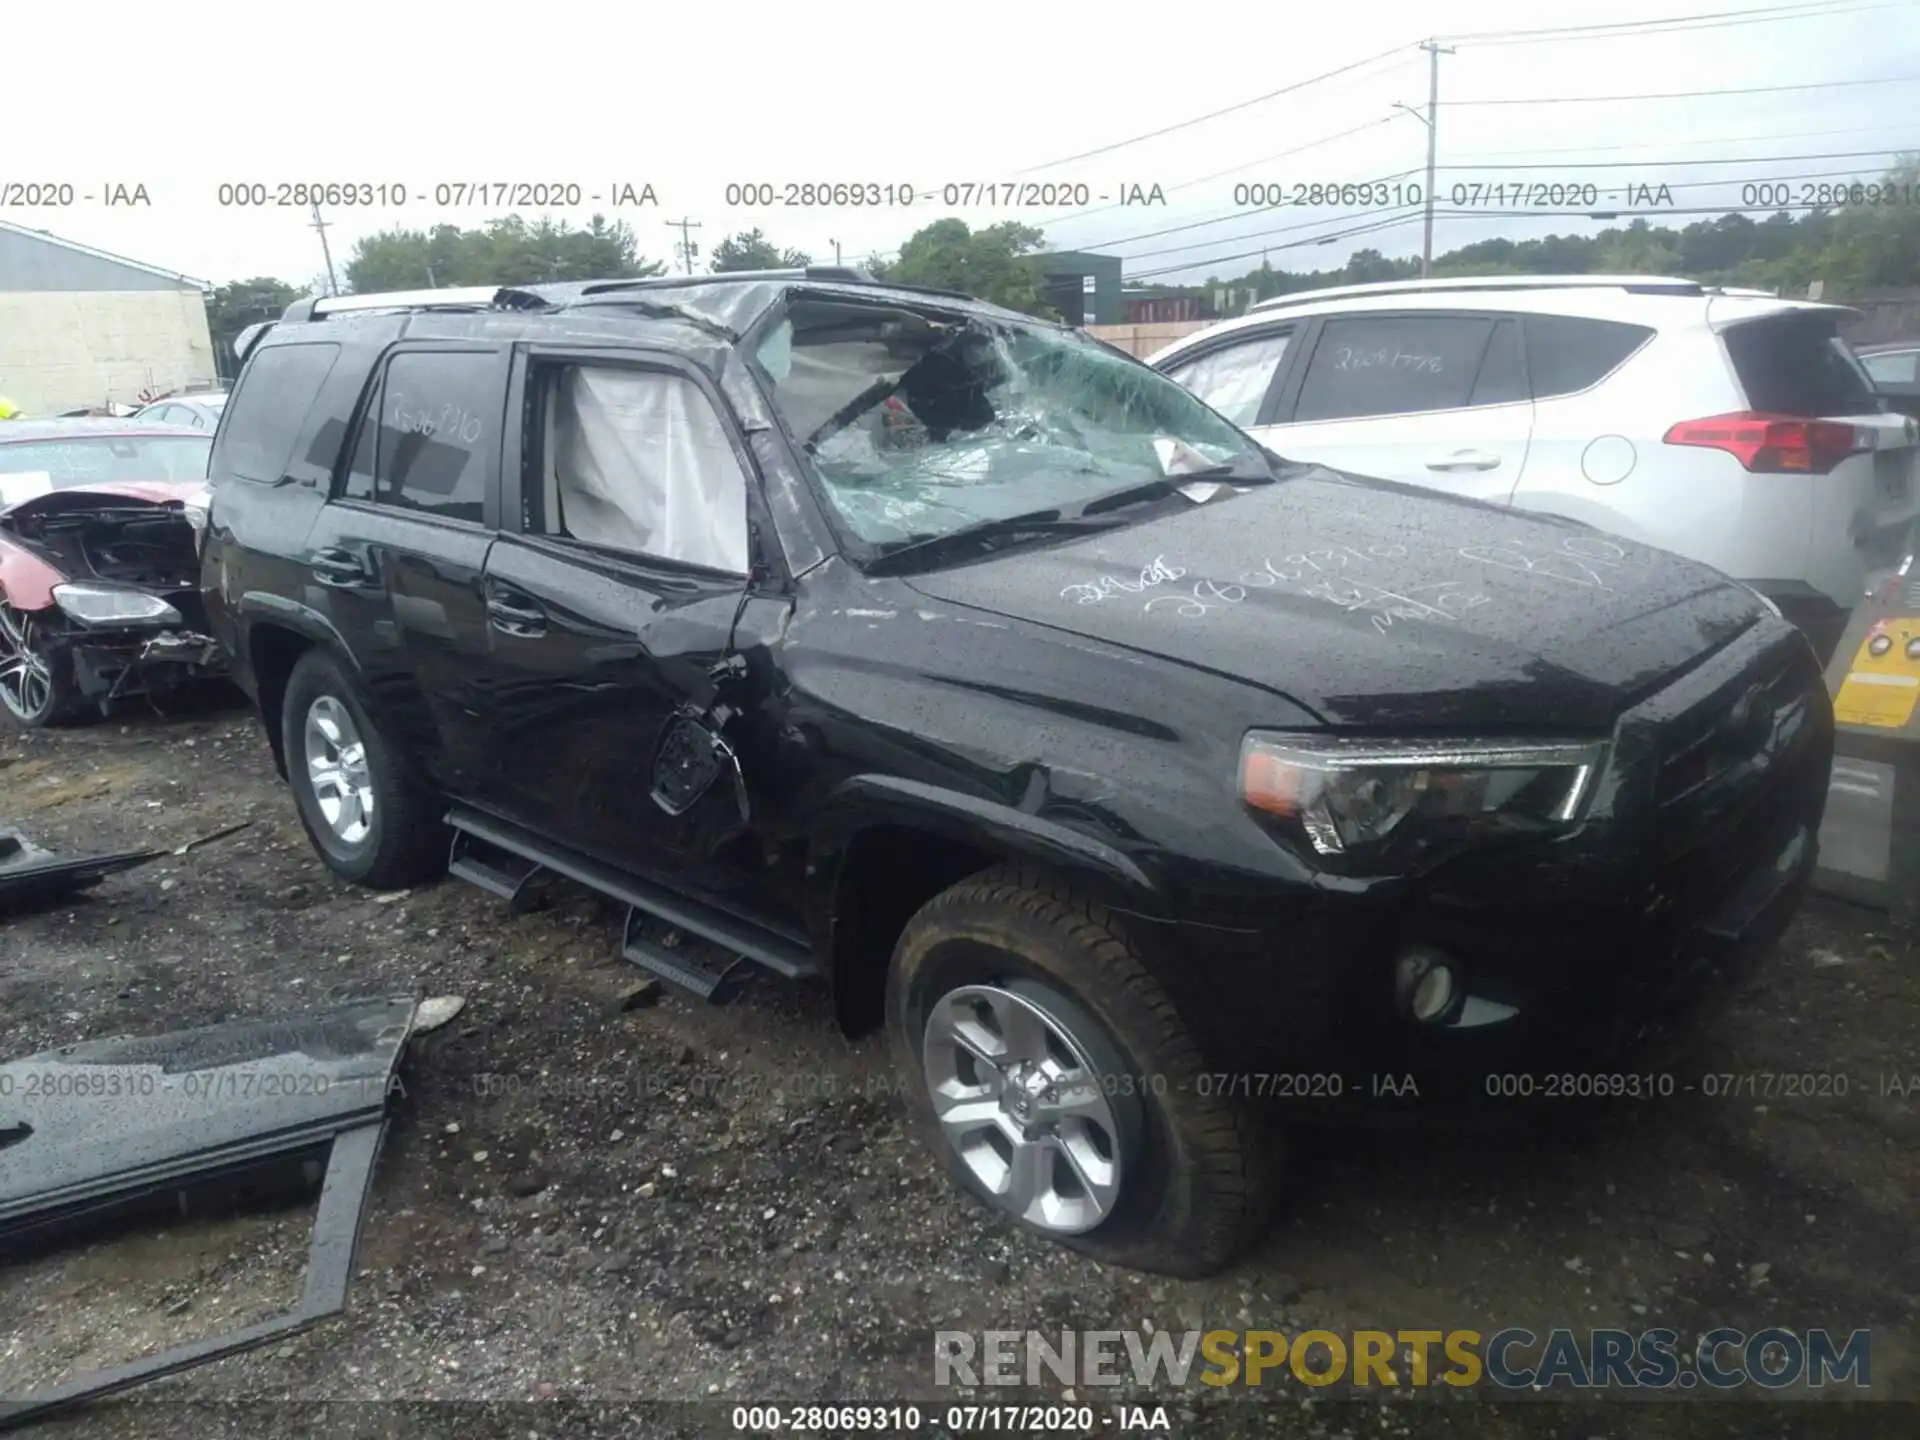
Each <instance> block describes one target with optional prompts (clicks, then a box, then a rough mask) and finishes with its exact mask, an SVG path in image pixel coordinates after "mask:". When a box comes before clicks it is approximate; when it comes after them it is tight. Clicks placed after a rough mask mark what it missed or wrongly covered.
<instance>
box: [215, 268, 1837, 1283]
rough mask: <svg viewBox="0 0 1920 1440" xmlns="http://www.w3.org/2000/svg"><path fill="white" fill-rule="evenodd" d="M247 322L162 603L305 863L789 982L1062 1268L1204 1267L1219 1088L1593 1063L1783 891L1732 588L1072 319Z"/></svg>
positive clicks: (967, 310)
mask: <svg viewBox="0 0 1920 1440" xmlns="http://www.w3.org/2000/svg"><path fill="white" fill-rule="evenodd" d="M249 339H251V340H252V341H253V343H252V344H251V346H250V348H249V349H248V352H247V356H246V360H245V366H244V369H243V370H242V372H241V375H240V378H239V381H238V385H237V388H236V391H235V394H234V397H233V399H232V401H231V402H230V403H229V404H228V406H227V410H226V415H225V418H224V419H223V420H222V422H221V425H220V428H219V432H218V435H217V437H216V441H215V449H214V456H213V462H212V477H213V485H214V500H213V504H212V510H211V519H210V526H209V535H208V542H207V547H206V568H205V575H204V583H205V586H206V589H207V592H208V604H209V611H210V614H211V617H212V624H213V626H214V627H215V630H216V632H217V634H218V635H219V637H220V638H221V641H222V643H223V644H224V645H225V646H227V647H228V648H229V649H230V651H231V654H232V658H233V662H234V665H235V667H236V670H237V673H238V675H239V677H240V679H241V680H242V682H243V684H245V685H246V687H247V688H248V689H249V691H250V693H251V694H252V695H253V696H254V697H255V698H256V699H257V701H258V704H259V708H260V712H261V715H262V717H263V719H264V721H265V724H266V730H267V734H268V737H269V739H270V741H271V743H272V746H273V750H274V755H275V758H276V760H277V761H278V762H279V764H280V767H281V771H282V773H283V774H285V775H286V776H287V777H288V778H289V780H290V783H291V785H292V788H293V792H294V795H295V798H296V800H297V801H298V804H299V810H300V816H301V819H302V821H303V822H304V823H305V825H306V828H307V831H308V833H309V834H310V835H311V836H312V838H313V843H314V845H315V846H316V848H317V849H318V850H319V852H320V854H321V855H322V856H323V857H324V858H325V860H326V863H327V864H328V865H330V866H331V867H332V868H333V869H334V870H335V871H337V872H338V873H340V874H341V875H343V876H346V877H348V878H350V879H353V880H356V881H359V882H362V883H364V884H367V885H371V886H381V887H390V886H401V885H408V884H412V883H414V882H417V881H420V880H422V879H423V878H425V877H428V876H429V875H430V874H432V873H433V872H435V871H437V870H439V869H442V868H445V867H447V866H448V864H449V863H451V866H452V869H453V870H454V871H455V873H457V874H460V875H462V876H464V877H465V878H467V879H469V880H473V881H476V882H478V883H480V884H481V885H484V886H486V887H487V888H488V889H490V890H492V891H494V892H495V893H497V894H500V895H502V896H505V897H509V898H512V897H518V896H521V895H522V894H523V893H524V891H523V887H524V885H525V883H526V882H527V880H528V879H529V878H531V877H532V876H533V875H535V874H537V873H539V872H542V871H546V872H553V873H557V874H559V875H562V876H566V877H571V878H572V879H574V880H576V881H579V882H582V883H584V884H586V885H589V886H592V887H594V888H596V889H598V890H599V891H601V892H603V893H605V894H607V895H610V896H613V897H616V898H617V899H618V900H620V901H622V902H625V903H626V904H627V905H628V906H629V907H630V910H629V919H628V924H627V931H626V936H625V942H624V943H625V947H626V953H627V955H628V956H629V958H631V959H632V960H633V961H634V962H636V963H637V964H639V965H641V966H643V967H645V968H647V969H649V970H651V971H653V972H654V973H656V974H658V975H660V976H662V977H664V978H666V979H669V980H671V981H674V982H675V983H677V984H680V985H683V986H685V987H687V988H689V989H691V990H693V991H695V992H697V993H699V994H704V995H709V996H724V995H726V994H727V993H729V992H730V991H731V990H732V989H733V988H734V985H735V984H736V982H737V981H738V980H739V979H740V978H741V977H742V976H744V975H747V974H750V973H754V972H755V971H757V970H772V971H775V972H778V973H779V974H782V975H785V976H790V977H808V976H819V977H822V978H823V979H825V980H826V981H827V982H828V983H829V984H830V985H831V987H832V990H833V994H834V996H835V1004H836V1008H837V1011H838V1014H839V1016H840V1017H841V1019H842V1021H843V1023H844V1024H845V1025H846V1027H847V1028H848V1029H849V1030H853V1031H857V1030H860V1029H862V1028H866V1027H873V1026H877V1025H882V1024H884V1026H885V1027H886V1028H887V1030H888V1031H889V1033H890V1038H891V1042H892V1045H893V1048H894V1051H895V1056H896V1059H897V1062H898V1064H899V1065H900V1066H901V1067H902V1069H903V1073H904V1075H905V1076H906V1077H908V1079H909V1081H910V1085H911V1091H912V1094H913V1095H914V1096H915V1097H917V1099H916V1108H917V1113H918V1115H919V1119H920V1121H921V1122H922V1124H923V1126H924V1129H925V1133H926V1135H927V1137H928V1139H929V1141H930V1143H931V1144H932V1145H933V1146H934V1148H935V1149H936V1150H937V1151H938V1152H939V1153H940V1154H941V1155H943V1156H944V1158H945V1159H946V1161H947V1162H948V1164H949V1165H950V1167H951V1168H952V1170H953V1172H954V1174H955V1175H956V1176H957V1178H958V1179H959V1180H960V1182H961V1183H962V1184H963V1185H965V1186H967V1187H968V1188H969V1189H971V1190H972V1191H973V1192H975V1193H976V1194H978V1195H980V1196H981V1197H983V1198H985V1199H986V1200H987V1201H988V1202H990V1203H992V1204H994V1205H997V1206H999V1207H1001V1208H1003V1209H1004V1210H1006V1211H1007V1212H1009V1213H1011V1214H1012V1215H1014V1216H1016V1217H1017V1218H1018V1219H1019V1220H1021V1221H1022V1222H1024V1223H1025V1224H1027V1225H1029V1226H1031V1227H1033V1228H1034V1229H1036V1230H1039V1231H1042V1232H1044V1233H1046V1234H1049V1235H1052V1236H1055V1237H1058V1238H1061V1239H1063V1240H1066V1241H1067V1242H1068V1243H1071V1244H1074V1245H1076V1246H1078V1247H1080V1248H1082V1249H1084V1250H1087V1251H1089V1252H1091V1253H1094V1254H1096V1255H1099V1256H1101V1257H1104V1258H1109V1259H1112V1260H1115V1261H1117V1262H1120V1263H1123V1264H1128V1265H1135V1266H1141V1267H1147V1268H1157V1269H1163V1270H1168V1271H1173V1272H1177V1273H1189V1274H1191V1273H1203V1272H1205V1271H1207V1270H1209V1269H1212V1268H1217V1267H1218V1266H1220V1265H1221V1264H1223V1263H1225V1262H1226V1261H1227V1260H1228V1258H1229V1257H1230V1256H1231V1255H1232V1254H1233V1253H1234V1252H1235V1250H1236V1249H1237V1248H1238V1247H1239V1246H1240V1244H1241V1243H1242V1242H1243V1240H1245V1238H1246V1237H1247V1236H1248V1235H1249V1234H1250V1233H1251V1232H1252V1231H1253V1230H1254V1229H1255V1228H1256V1227H1258V1225H1259V1224H1260V1223H1261V1219H1262V1211H1263V1208H1264V1207H1265V1205H1266V1204H1267V1202H1268V1201H1269V1200H1270V1199H1271V1197H1272V1194H1273V1189H1274V1185H1275V1180H1276V1175H1277V1163H1276V1156H1277V1153H1278V1150H1277V1145H1276V1143H1275V1141H1274V1139H1273V1137H1272V1132H1270V1131H1269V1129H1268V1128H1267V1126H1266V1125H1265V1123H1264V1121H1265V1120H1266V1119H1267V1118H1268V1115H1267V1111H1266V1107H1263V1106H1260V1105H1258V1104H1255V1103H1251V1102H1255V1101H1258V1100H1262V1099H1285V1100H1292V1101H1297V1102H1300V1104H1301V1105H1303V1106H1304V1107H1306V1108H1308V1109H1313V1108H1331V1107H1332V1106H1333V1105H1334V1104H1336V1103H1338V1102H1342V1101H1350V1100H1353V1099H1355V1098H1360V1099H1363V1100H1373V1099H1376V1098H1380V1097H1383V1096H1387V1095H1392V1096H1406V1095H1408V1094H1409V1093H1411V1090H1412V1089H1414V1088H1417V1089H1418V1090H1419V1091H1420V1092H1421V1094H1422V1096H1423V1098H1430V1093H1431V1090H1432V1089H1433V1088H1436V1087H1441V1088H1444V1087H1445V1086H1446V1085H1447V1084H1449V1083H1452V1084H1454V1085H1455V1086H1456V1087H1457V1086H1461V1085H1464V1087H1465V1088H1466V1089H1467V1090H1468V1091H1479V1090H1484V1089H1493V1090H1496V1091H1498V1090H1500V1088H1501V1087H1502V1086H1505V1087H1506V1088H1507V1090H1508V1091H1509V1092H1510V1091H1511V1090H1512V1089H1514V1088H1515V1086H1516V1085H1517V1084H1519V1083H1520V1082H1517V1081H1514V1082H1512V1083H1509V1082H1510V1081H1512V1077H1513V1076H1514V1075H1515V1074H1516V1073H1518V1071H1519V1070H1520V1068H1521V1067H1522V1066H1523V1065H1531V1066H1533V1073H1534V1074H1537V1073H1538V1071H1539V1066H1538V1063H1537V1060H1536V1059H1535V1058H1533V1057H1537V1056H1539V1055H1541V1054H1545V1055H1547V1056H1550V1057H1551V1059H1552V1062H1553V1063H1552V1065H1551V1067H1550V1068H1551V1069H1552V1071H1553V1072H1555V1074H1563V1073H1568V1072H1570V1071H1571V1070H1572V1068H1573V1067H1574V1066H1575V1065H1576V1064H1578V1065H1582V1066H1586V1067H1598V1068H1599V1071H1600V1073H1609V1069H1611V1070H1612V1071H1617V1070H1618V1069H1619V1067H1618V1064H1617V1061H1616V1059H1615V1057H1617V1056H1618V1055H1620V1054H1621V1053H1623V1051H1624V1049H1625V1048H1626V1047H1628V1046H1630V1045H1632V1044H1633V1043H1634V1042H1636V1041H1638V1040H1640V1039H1641V1038H1643V1037H1644V1036H1645V1035H1647V1034H1648V1033H1650V1031H1651V1030H1653V1029H1655V1028H1658V1027H1659V1026H1660V1025H1661V1024H1662V1023H1663V1022H1664V1021H1666V1020H1668V1019H1669V1018H1671V1017H1672V1016H1673V1015H1674V1014H1675V1013H1676V1007H1677V1006H1678V1005H1679V1003H1680V1001H1681V1000H1682V999H1683V998H1685V997H1688V996H1691V995H1693V994H1695V993H1698V992H1699V991H1700V990H1702V989H1703V988H1706V987H1705V986H1704V985H1703V983H1702V982H1704V981H1706V980H1708V979H1711V978H1713V977H1716V976H1719V975H1723V974H1725V973H1728V972H1730V971H1733V970H1736V969H1738V968H1741V967H1742V966H1743V965H1744V963H1745V962H1747V961H1749V960H1750V959H1751V957H1752V956H1753V955H1755V954H1757V953H1758V952H1759V951H1761V950H1763V949H1764V948H1765V947H1766V946H1767V945H1768V944H1770V943H1771V942H1772V940H1773V939H1774V938H1776V937H1777V935H1778V933H1779V931H1780V929H1781V927H1782V926H1783V925H1784V924H1785V922H1786V919H1787V917H1788V916H1789V914H1790V913H1791V911H1792V909H1793V907H1794V906H1795V904H1796V903H1797V901H1798V899H1799V897H1800V895H1801V893H1802V891H1803V889H1804V885H1805V882H1806V879H1807V876H1808V874H1809V872H1810V870H1811V868H1812V865H1813V860H1814V850H1815V835H1816V832H1817V830H1818V827H1819V821H1820V817H1821V813H1822V809H1823V807H1824V804H1825V799H1826V791H1827V772H1828V767H1829V762H1830V758H1831V752H1832V715H1831V709H1830V707H1829V704H1828V701H1827V696H1826V692H1825V690H1824V688H1823V686H1822V684H1821V677H1820V674H1819V673H1818V670H1817V667H1816V665H1815V662H1814V659H1813V656H1812V654H1811V652H1810V651H1809V649H1808V647H1807V644H1806V642H1805V641H1804V640H1803V639H1802V638H1801V636H1800V635H1799V633H1798V632H1796V631H1795V630H1794V629H1793V628H1792V627H1791V626H1789V625H1787V624H1786V623H1784V622H1783V621H1782V620H1781V619H1780V618H1779V616H1778V614H1777V613H1776V612H1774V611H1773V610H1772V609H1771V607H1769V606H1768V605H1767V604H1766V603H1765V602H1764V601H1763V600H1761V599H1760V598H1758V597H1757V596H1756V595H1755V594H1754V592H1752V591H1751V590H1749V589H1747V588H1745V587H1744V586H1742V585H1740V584H1738V583H1736V582H1733V581H1731V580H1728V579H1726V578H1725V577H1724V576H1722V575H1720V574H1718V573H1716V572H1714V571H1711V570H1708V569H1706V568H1704V567H1702V566H1700V565H1696V564H1693V563H1690V562H1688V561H1684V560H1681V559H1678V558H1676V557H1674V556H1672V555H1668V554H1665V553H1662V552H1659V551H1654V550H1648V549H1645V548H1643V547H1640V546H1638V545H1633V544H1629V543H1628V542H1626V541H1624V540H1616V539H1610V538H1608V537H1606V536H1603V535H1601V534H1599V533H1598V532H1595V531H1593V530H1590V529H1586V528H1582V527H1580V526H1577V525H1574V524H1571V523H1568V522H1563V521H1558V520H1552V519H1542V518H1532V517H1529V516H1526V515H1522V514H1515V513H1512V512H1509V511H1507V510H1505V509H1501V508H1494V507H1489V506H1485V505H1479V504H1474V503H1469V502H1463V501H1457V500H1451V499H1447V498H1444V497H1440V496H1436V495H1433V494H1431V493H1427V492H1422V491H1417V490H1414V489H1411V488H1407V487H1402V486H1396V485H1389V484H1384V483H1379V482H1374V481H1368V480H1362V479H1356V478H1354V477H1351V476H1346V475H1341V474H1337V473H1334V472H1331V471H1328V470H1325V469H1310V468H1306V467H1299V466H1292V465H1288V464H1287V463H1285V462H1284V461H1281V460H1279V459H1277V458H1276V457H1274V456H1272V455H1270V454H1268V453H1267V452H1265V451H1263V450H1262V449H1260V448H1259V447H1258V446H1257V445H1255V444H1254V443H1253V442H1252V441H1250V440H1249V439H1248V438H1247V437H1246V436H1245V435H1243V434H1242V433H1241V432H1240V431H1238V430H1236V429H1235V428H1234V427H1233V426H1231V425H1230V424H1228V423H1227V422H1226V421H1225V420H1223V419H1221V418H1220V416H1218V415H1217V414H1216V413H1214V412H1213V411H1212V410H1210V409H1208V408H1207V407H1206V406H1205V405H1204V404H1202V403H1201V402H1200V401H1199V400H1197V399H1195V398H1193V397H1192V396H1191V395H1190V394H1188V393H1187V392H1186V391H1185V390H1183V389H1181V388H1180V387H1179V386H1178V385H1176V384H1174V383H1173V382H1172V381H1170V380H1166V379H1163V378H1162V377H1160V376H1159V375H1157V374H1155V373H1154V372H1153V371H1152V370H1150V369H1148V368H1147V367H1146V366H1144V365H1141V364H1139V363H1137V362H1135V361H1133V360H1131V359H1129V358H1128V357H1126V356H1124V355H1121V354H1119V353H1118V352H1116V351H1113V350H1111V349H1109V348H1106V347H1104V346H1102V345H1100V344H1099V343H1097V342H1095V341H1092V340H1090V339H1087V338H1085V337H1083V336H1080V335H1077V334H1076V333H1074V332H1073V331H1070V330H1066V329H1062V328H1059V327H1055V326H1050V325H1046V324H1042V323H1038V322H1035V321H1033V320H1031V319H1029V318H1027V317H1024V316H1021V315H1017V314H1013V313H1011V312H1008V311H1004V310H1001V309H998V308H996V307H994V306H991V305H986V304H982V303H979V302H976V301H973V300H970V299H968V298H967V297H964V296H960V295H950V294H944V293H938V292H932V291H922V290H908V289H902V288H898V287H889V286H883V285H879V284H875V283H871V282H869V281H867V280H865V279H864V278H863V277H860V276H858V275H856V274H852V273H850V272H842V271H832V272H821V271H803V272H791V273H787V272H780V273H766V274H757V275H748V276H720V277H714V278H712V279H699V280H695V279H688V280H667V281H659V280H655V281H642V282H634V281H614V282H606V283H589V284H569V285H557V286H536V287H528V288H525V289H503V290H498V291H492V290H489V291H483V292H478V293H474V292H457V291H433V292H424V293H423V294H420V295H414V296H369V297H360V298H355V299H351V300H344V301H336V302H324V301H323V302H318V303H315V302H310V301H309V302H301V303H299V304H297V305H295V306H293V307H292V308H291V309H289V310H288V312H287V314H286V316H285V318H284V319H283V320H281V321H280V322H278V323H277V324H275V325H273V326H272V327H271V328H270V329H269V330H268V331H267V332H266V333H265V334H264V335H260V336H255V337H249ZM1583 1073H1591V1072H1590V1070H1589V1072H1583ZM1409 1077H1411V1083H1410V1082H1409ZM1463 1077H1464V1078H1463ZM1383 1081H1384V1083H1383ZM1628 1082H1631V1083H1632V1084H1633V1085H1635V1086H1642V1085H1644V1086H1653V1087H1656V1088H1657V1087H1658V1086H1659V1085H1661V1084H1662V1083H1663V1082H1660V1081H1658V1080H1657V1079H1655V1078H1647V1077H1641V1076H1633V1075H1628V1076H1624V1077H1620V1078H1619V1079H1618V1080H1617V1082H1616V1081H1608V1082H1607V1083H1608V1084H1613V1085H1615V1088H1616V1089H1617V1088H1619V1086H1622V1085H1626V1084H1627V1083H1628ZM1526 1083H1527V1084H1528V1085H1531V1084H1532V1081H1531V1080H1530V1079H1529V1080H1528V1081H1527V1082H1526ZM1541 1083H1542V1084H1545V1083H1547V1082H1545V1081H1542V1082H1541ZM1660 1093H1664V1091H1661V1092H1660Z"/></svg>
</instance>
